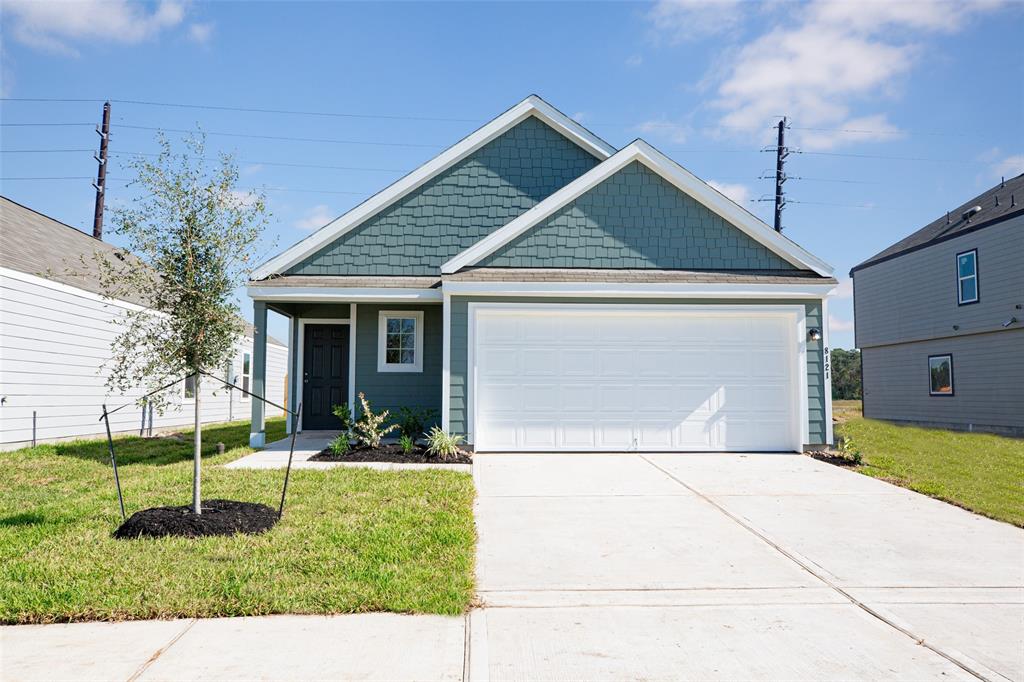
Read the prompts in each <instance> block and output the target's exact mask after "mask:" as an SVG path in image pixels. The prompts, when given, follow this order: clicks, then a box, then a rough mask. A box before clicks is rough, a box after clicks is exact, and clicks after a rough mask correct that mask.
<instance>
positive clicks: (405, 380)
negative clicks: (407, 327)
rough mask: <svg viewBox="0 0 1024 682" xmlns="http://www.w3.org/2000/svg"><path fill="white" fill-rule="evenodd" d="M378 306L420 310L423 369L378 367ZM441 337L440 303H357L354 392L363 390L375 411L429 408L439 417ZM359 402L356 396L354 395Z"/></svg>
mask: <svg viewBox="0 0 1024 682" xmlns="http://www.w3.org/2000/svg"><path fill="white" fill-rule="evenodd" d="M381 310H422V311H423V371H422V372H378V371H377V318H378V313H379V312H380V311H381ZM442 340H443V333H442V316H441V306H440V305H407V304H404V303H396V304H387V305H370V304H363V303H360V304H359V305H358V306H356V367H355V369H356V394H358V393H359V392H360V391H362V392H363V393H365V394H366V398H367V400H369V401H370V405H371V407H372V408H373V411H374V412H380V411H382V410H390V411H391V414H392V415H393V416H396V417H397V415H398V408H400V407H413V408H420V409H422V408H430V409H433V410H436V411H437V419H436V421H437V423H440V421H441V346H442ZM356 401H357V402H358V398H356Z"/></svg>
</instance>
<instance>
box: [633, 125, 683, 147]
mask: <svg viewBox="0 0 1024 682" xmlns="http://www.w3.org/2000/svg"><path fill="white" fill-rule="evenodd" d="M635 129H636V130H637V131H639V132H640V133H641V134H646V135H650V136H651V137H657V138H662V139H665V140H668V141H669V142H675V143H676V144H682V143H683V142H686V139H687V138H688V137H689V136H690V128H689V127H688V126H686V125H683V124H681V123H673V122H672V121H666V120H664V119H659V120H651V121H644V122H643V123H641V124H639V125H637V126H635Z"/></svg>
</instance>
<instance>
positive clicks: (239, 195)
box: [228, 189, 260, 208]
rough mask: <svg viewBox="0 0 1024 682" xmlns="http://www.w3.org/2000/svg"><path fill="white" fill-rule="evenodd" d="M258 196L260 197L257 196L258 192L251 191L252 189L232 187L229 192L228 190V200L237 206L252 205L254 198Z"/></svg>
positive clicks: (254, 201)
mask: <svg viewBox="0 0 1024 682" xmlns="http://www.w3.org/2000/svg"><path fill="white" fill-rule="evenodd" d="M259 198H260V197H259V195H258V194H256V193H255V192H252V191H248V190H242V189H233V190H231V191H230V192H228V200H229V201H231V202H232V203H234V204H236V205H238V206H242V207H246V208H247V207H249V206H252V205H253V204H255V203H256V200H257V199H259Z"/></svg>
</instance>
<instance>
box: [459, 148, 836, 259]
mask: <svg viewBox="0 0 1024 682" xmlns="http://www.w3.org/2000/svg"><path fill="white" fill-rule="evenodd" d="M634 161H637V162H640V163H641V164H643V165H644V166H646V167H647V168H649V169H650V170H652V171H654V172H655V173H657V174H658V175H660V176H661V177H662V178H664V179H665V180H667V181H668V182H670V183H671V184H673V185H675V186H676V187H677V188H678V189H679V190H680V191H682V192H684V193H685V194H687V195H689V196H691V197H693V198H694V199H695V200H697V201H698V202H699V203H701V204H703V205H704V206H705V207H707V208H708V209H709V210H711V211H713V212H714V213H716V214H718V215H719V216H721V217H722V218H724V219H725V220H727V221H728V222H729V223H730V224H732V225H733V226H735V227H737V228H738V229H740V230H741V231H742V232H744V233H746V234H747V235H748V236H750V237H751V238H752V239H754V240H755V241H757V242H759V243H761V244H762V245H764V246H765V247H766V248H768V249H769V250H771V251H772V252H773V253H776V254H778V255H779V256H780V257H781V258H783V259H784V260H786V261H787V262H789V263H791V264H792V265H794V266H795V267H796V268H797V269H807V270H813V271H814V272H816V273H817V274H818V275H821V276H822V277H831V276H832V266H830V265H829V264H828V263H826V262H824V261H822V260H821V259H819V258H817V257H816V256H814V255H812V254H811V253H809V252H808V251H806V250H805V249H803V248H802V247H801V246H799V245H798V244H796V243H795V242H793V241H791V240H790V239H788V238H787V237H784V236H782V235H781V234H780V233H778V232H776V231H775V230H773V229H772V228H771V227H769V226H768V225H766V224H765V223H764V222H762V221H761V220H760V219H758V218H757V217H756V216H755V215H753V214H752V213H750V212H749V211H747V210H746V209H744V208H742V207H740V206H739V205H738V204H736V203H735V202H733V201H732V200H731V199H729V198H727V197H726V196H725V195H723V194H722V193H721V192H719V191H718V190H716V189H714V188H713V187H711V186H710V185H708V184H707V183H705V182H704V181H703V180H701V179H700V178H698V177H697V176H695V175H693V174H692V173H690V172H689V171H688V170H686V169H685V168H683V167H682V166H680V165H679V164H677V163H676V162H675V161H673V160H672V159H670V158H668V157H667V156H665V155H664V154H662V153H661V152H659V151H658V150H657V149H655V148H654V147H652V146H651V145H649V144H648V143H646V142H644V141H643V140H635V141H634V142H632V143H631V144H630V145H629V146H627V147H625V148H623V149H621V150H619V151H618V152H616V153H615V154H614V155H613V156H611V157H610V158H608V159H607V160H605V161H604V162H602V163H601V164H599V165H598V166H596V167H595V168H594V169H593V170H591V171H589V172H588V173H585V174H583V175H582V176H580V177H579V178H577V179H576V180H574V181H573V182H570V183H569V184H568V185H566V186H565V187H563V188H562V189H560V190H558V191H557V192H555V193H554V194H552V195H551V196H549V197H548V198H547V199H545V200H544V201H542V202H540V203H539V204H537V205H536V206H534V207H533V208H532V209H530V210H529V211H526V212H525V213H523V214H522V215H521V216H519V217H518V218H516V219H515V220H512V221H511V222H509V223H508V224H507V225H505V226H504V227H502V228H501V229H499V230H496V231H495V232H493V233H491V234H490V235H489V236H488V237H486V238H484V239H481V240H480V241H478V242H477V243H476V244H474V245H473V246H471V247H470V248H468V249H466V250H465V251H463V252H462V253H460V254H458V255H457V256H455V257H454V258H452V259H451V260H449V261H448V262H447V263H445V264H443V265H442V266H441V272H442V273H443V274H452V273H455V272H458V271H459V270H461V269H462V268H464V267H467V266H471V265H474V264H476V263H478V262H479V261H480V260H482V259H483V258H485V257H486V256H488V255H490V254H492V253H494V252H495V251H497V250H498V248H500V247H501V246H504V245H505V244H508V243H509V242H511V241H512V240H513V239H515V238H516V237H518V236H520V235H522V234H524V233H525V232H527V231H528V230H530V229H531V228H533V227H534V226H536V225H537V224H538V223H540V222H541V221H542V220H544V219H546V218H548V217H549V216H551V215H552V214H554V213H555V211H558V210H559V209H561V208H562V207H564V206H566V205H567V204H568V203H570V202H571V201H573V200H574V199H576V198H577V197H579V196H580V195H582V194H584V193H585V192H587V191H589V190H591V189H593V188H594V187H596V186H597V185H599V184H600V183H602V182H604V181H605V180H607V179H608V178H610V177H611V176H612V175H614V174H615V173H617V172H618V171H620V170H622V169H623V168H625V167H626V166H627V165H628V164H630V163H633V162H634Z"/></svg>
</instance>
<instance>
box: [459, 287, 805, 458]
mask: <svg viewBox="0 0 1024 682" xmlns="http://www.w3.org/2000/svg"><path fill="white" fill-rule="evenodd" d="M792 311H793V307H792V306H791V307H789V308H787V309H779V308H775V309H772V310H768V309H765V308H760V309H753V307H752V308H740V307H722V308H708V307H679V306H676V307H653V306H651V307H646V308H641V309H639V310H638V309H636V308H625V307H620V306H608V307H605V306H600V307H599V306H588V305H572V306H560V305H548V306H543V305H538V306H533V307H520V306H508V307H505V306H495V307H490V306H486V304H480V305H479V306H474V307H473V309H472V310H471V321H470V326H471V330H472V331H471V339H470V349H471V350H470V355H471V357H470V367H471V368H472V369H471V372H472V386H471V394H470V401H471V407H470V410H471V414H472V422H471V424H470V432H471V433H472V434H473V437H474V442H475V446H476V448H477V449H478V450H480V451H492V452H493V451H553V450H563V451H587V450H612V451H621V450H646V451H671V450H689V451H702V450H794V449H798V448H800V447H801V443H802V429H801V428H800V419H801V410H800V408H799V404H800V394H801V392H800V390H799V388H798V385H799V383H800V381H799V379H798V377H800V376H801V372H802V368H801V367H800V362H799V359H800V356H799V348H798V343H797V324H798V320H800V317H799V315H798V313H795V312H792Z"/></svg>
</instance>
